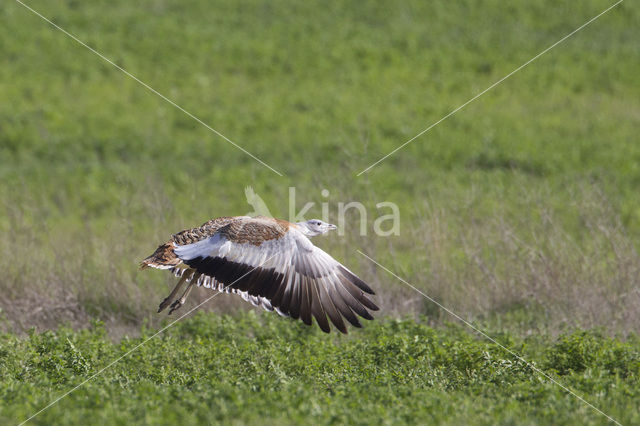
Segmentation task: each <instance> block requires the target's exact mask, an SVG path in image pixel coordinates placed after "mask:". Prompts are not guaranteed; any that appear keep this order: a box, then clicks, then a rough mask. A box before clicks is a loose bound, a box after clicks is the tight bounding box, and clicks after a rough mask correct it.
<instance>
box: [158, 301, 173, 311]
mask: <svg viewBox="0 0 640 426" xmlns="http://www.w3.org/2000/svg"><path fill="white" fill-rule="evenodd" d="M169 303H171V298H170V297H165V299H164V300H163V301H162V303H160V306H159V307H158V313H160V312H162V311H164V310H165V309H166V308H167V306H169Z"/></svg>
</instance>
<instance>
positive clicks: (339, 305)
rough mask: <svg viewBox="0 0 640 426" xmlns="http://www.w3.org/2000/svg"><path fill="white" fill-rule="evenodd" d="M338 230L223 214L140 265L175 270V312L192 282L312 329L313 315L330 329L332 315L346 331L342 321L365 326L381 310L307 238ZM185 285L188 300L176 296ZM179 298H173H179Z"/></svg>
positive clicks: (362, 285) (163, 305)
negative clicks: (289, 318)
mask: <svg viewBox="0 0 640 426" xmlns="http://www.w3.org/2000/svg"><path fill="white" fill-rule="evenodd" d="M332 229H336V227H335V225H331V224H328V223H325V222H323V221H321V220H317V219H313V220H309V221H305V222H298V223H291V222H288V221H285V220H280V219H274V218H269V217H263V216H258V217H249V216H235V217H220V218H216V219H212V220H210V221H208V222H206V223H204V224H203V225H202V226H200V227H197V228H192V229H187V230H184V231H181V232H179V233H177V234H174V235H173V236H172V238H171V239H170V240H169V241H167V242H166V243H164V244H162V245H160V246H159V247H158V248H157V249H156V251H155V252H154V253H153V254H152V255H151V256H149V257H148V258H146V259H144V260H143V261H142V263H141V267H142V268H143V269H144V268H147V267H152V268H159V269H169V270H170V271H171V272H173V273H174V274H175V275H176V276H178V277H180V281H179V282H178V284H177V285H176V287H175V288H174V289H173V291H172V292H171V294H170V295H169V296H168V297H167V298H166V299H165V300H164V301H163V302H162V303H161V304H160V308H159V310H158V312H160V311H162V310H164V309H165V308H166V307H167V306H169V304H170V303H171V301H172V300H173V303H172V304H171V309H170V311H169V313H171V312H173V311H174V310H176V309H179V308H180V307H181V306H182V305H184V303H185V301H186V298H187V296H188V295H189V292H190V290H191V289H192V287H193V286H194V285H197V286H204V287H206V288H211V289H214V290H218V291H224V292H227V293H234V294H238V295H240V296H242V297H243V299H245V300H247V301H249V302H251V303H252V304H254V305H256V306H261V307H262V308H264V309H266V310H268V311H274V310H275V311H277V312H278V313H279V314H280V315H283V316H289V317H292V318H295V319H298V318H300V319H301V320H302V321H303V322H304V323H305V324H307V325H311V323H312V320H311V318H312V317H314V318H315V319H316V322H317V323H318V325H319V326H320V328H321V329H322V330H323V331H325V332H329V330H330V326H329V321H327V317H328V318H329V320H330V321H331V322H332V323H333V324H334V326H335V327H336V328H337V329H338V330H340V331H341V332H343V333H346V326H345V323H344V321H343V318H344V319H346V320H347V321H348V322H349V323H351V324H352V325H354V326H356V327H361V324H360V321H359V320H358V317H357V316H356V314H357V315H359V316H361V317H362V318H365V319H373V317H372V316H371V314H370V313H369V312H368V311H367V309H369V310H378V307H377V306H376V305H375V304H374V303H373V302H372V301H371V300H370V299H369V298H368V297H367V296H366V294H374V292H373V290H372V289H371V288H370V287H369V286H368V285H367V284H366V283H365V282H364V281H362V280H361V279H360V278H358V277H357V276H356V275H355V274H354V273H353V272H351V271H350V270H349V269H347V268H346V267H345V266H343V265H341V264H340V263H339V262H338V261H336V260H335V259H333V258H332V257H331V256H330V255H329V254H327V253H326V252H324V251H323V250H321V249H320V248H318V247H316V246H314V245H313V243H312V242H311V241H310V240H309V237H313V236H316V235H321V234H324V233H326V232H329V231H330V230H332ZM185 283H187V284H188V287H187V289H186V290H185V292H184V293H183V295H182V296H181V297H180V298H178V299H175V297H176V295H177V294H178V292H179V290H180V287H181V286H182V285H183V284H185ZM174 299H175V300H174Z"/></svg>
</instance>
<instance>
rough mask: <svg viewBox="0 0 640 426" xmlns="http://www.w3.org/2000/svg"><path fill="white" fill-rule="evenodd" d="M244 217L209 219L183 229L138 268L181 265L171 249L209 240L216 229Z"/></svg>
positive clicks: (165, 267)
mask: <svg viewBox="0 0 640 426" xmlns="http://www.w3.org/2000/svg"><path fill="white" fill-rule="evenodd" d="M246 218H247V217H246V216H235V217H218V218H215V219H211V220H209V221H207V222H205V223H203V224H202V225H201V226H199V227H197V228H191V229H185V230H184V231H180V232H178V233H177V234H174V235H173V236H172V237H171V239H170V240H169V241H167V242H166V243H164V244H161V245H160V246H158V248H157V249H156V251H155V252H154V253H153V254H152V255H151V256H149V257H147V258H146V259H144V260H143V261H142V262H140V268H141V269H145V268H158V269H171V268H175V267H177V266H179V265H181V264H182V260H180V259H179V258H178V257H177V256H176V255H175V253H174V252H173V249H174V247H175V245H174V243H175V244H180V245H184V244H192V243H195V242H198V241H201V240H204V239H205V238H209V237H210V236H212V235H213V234H215V233H216V232H217V231H218V229H220V228H221V227H223V226H226V225H228V224H230V223H232V222H236V221H242V220H243V219H246Z"/></svg>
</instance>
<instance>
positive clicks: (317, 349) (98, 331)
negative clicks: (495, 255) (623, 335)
mask: <svg viewBox="0 0 640 426" xmlns="http://www.w3.org/2000/svg"><path fill="white" fill-rule="evenodd" d="M151 333H152V330H147V331H145V332H144V333H143V335H142V336H141V337H140V338H138V339H124V340H122V341H121V342H120V343H117V344H114V343H112V342H111V341H110V340H109V338H108V337H107V336H106V331H105V330H104V328H103V327H102V326H97V325H95V324H94V326H93V327H92V329H91V330H85V331H82V332H73V331H70V330H68V329H65V330H59V331H58V332H57V333H51V332H47V333H44V334H37V333H33V334H30V336H29V338H27V339H21V338H16V337H14V336H11V335H4V336H2V337H1V339H2V340H1V341H2V345H3V348H4V349H3V350H2V352H0V360H1V364H0V373H1V375H0V377H1V379H0V396H1V397H2V400H3V401H4V404H3V405H2V406H1V408H0V420H1V419H4V420H5V421H15V420H25V419H26V418H27V417H28V416H30V415H31V414H33V413H34V412H36V411H37V410H38V409H40V408H41V407H43V406H45V405H46V404H47V403H48V402H49V401H51V400H54V399H55V398H56V397H57V396H59V395H60V394H62V393H63V392H66V391H67V390H69V389H70V388H71V387H73V386H74V385H75V384H76V383H79V382H80V381H81V380H83V379H84V378H86V377H89V376H90V375H91V374H93V373H95V372H97V371H98V370H99V369H100V368H101V367H103V366H104V365H106V361H107V360H111V359H116V358H117V357H118V356H120V355H121V354H123V353H125V351H127V350H129V349H131V348H133V347H134V346H135V345H137V344H138V343H140V342H141V341H142V339H145V338H146V337H147V336H150V335H151ZM498 340H499V341H500V342H502V343H503V344H507V345H509V346H511V347H514V348H517V349H518V350H519V351H521V352H522V354H523V355H524V356H525V357H527V358H528V359H529V360H533V361H535V364H536V365H537V367H538V368H542V369H544V370H545V371H547V372H548V373H549V374H551V375H553V376H554V377H555V378H556V379H557V380H560V381H562V382H563V383H565V384H566V385H568V386H571V387H572V388H573V389H574V390H575V391H576V392H578V393H580V394H583V395H585V397H587V395H588V397H587V398H588V399H589V400H590V401H591V402H592V403H593V404H595V405H596V406H598V407H599V408H600V409H602V410H604V412H606V413H607V414H609V415H611V416H614V417H615V418H616V419H617V420H618V421H620V422H622V423H623V424H637V423H638V422H639V421H640V417H639V414H638V410H637V402H638V396H639V395H638V389H639V386H640V383H639V382H638V377H639V374H640V355H639V354H638V343H639V342H638V341H637V340H630V341H627V342H621V341H619V340H612V339H609V338H605V337H602V336H601V335H598V334H597V333H587V332H577V333H573V334H570V335H566V336H562V337H561V338H559V339H557V340H554V341H550V340H549V339H547V338H545V337H540V336H531V337H528V338H526V339H522V338H519V337H516V336H513V335H509V334H504V333H503V334H500V335H499V336H498ZM87 419H91V421H92V422H94V423H99V424H131V423H145V424H168V423H174V424H175V423H180V424H197V423H200V424H203V423H204V424H210V423H223V424H230V423H231V424H244V423H256V424H283V423H285V424H290V423H299V424H308V423H310V422H316V423H320V424H396V423H419V424H433V423H439V424H496V423H502V424H532V425H533V424H575V425H585V424H587V425H591V424H605V423H606V418H605V417H603V416H600V415H598V414H597V413H596V412H595V411H592V409H591V408H589V407H587V406H586V405H585V404H584V403H582V402H580V401H578V400H577V399H576V398H574V397H573V396H571V395H568V394H567V393H566V392H565V391H563V390H562V389H560V388H559V387H558V386H557V385H555V384H553V383H550V382H549V381H548V380H546V379H543V378H541V377H539V376H537V375H536V374H535V373H534V372H533V371H532V369H531V368H530V367H529V366H527V364H525V363H523V362H521V361H519V360H518V359H517V358H514V357H513V356H511V355H509V354H508V353H506V352H504V351H502V350H501V349H500V348H499V347H498V346H497V345H494V344H487V343H486V342H484V341H480V340H478V339H476V338H474V337H472V336H470V335H469V333H468V332H467V331H466V329H462V328H460V327H457V326H448V327H442V328H439V329H433V328H430V327H428V326H426V325H423V324H417V323H416V322H415V321H413V320H405V321H399V320H398V321H395V320H387V321H382V322H376V323H370V324H368V326H367V327H366V328H364V329H363V330H362V332H359V333H357V334H353V335H349V336H346V337H345V336H336V335H324V334H323V333H322V332H320V331H319V330H317V329H309V328H308V327H305V326H304V325H301V324H297V323H294V322H290V321H285V320H282V319H279V318H277V317H274V316H271V315H262V316H257V315H244V316H242V317H227V316H224V317H220V316H215V315H212V314H201V315H197V316H196V317H194V318H191V319H190V320H188V321H185V322H179V323H177V325H176V326H175V327H173V328H171V329H169V330H168V331H167V332H166V333H164V334H162V335H161V336H159V337H156V338H154V339H151V340H150V341H149V342H148V343H147V344H145V345H144V346H142V347H141V348H140V349H139V350H137V351H136V352H135V353H133V354H132V355H131V356H130V357H129V358H128V359H127V360H126V361H123V362H121V363H118V364H117V365H116V366H114V367H113V368H110V369H109V370H107V371H105V373H104V374H101V375H100V376H99V377H97V378H96V379H95V380H93V381H91V382H89V383H88V384H86V385H85V386H83V387H82V388H80V389H78V390H77V391H76V392H74V393H72V394H71V395H70V396H68V397H67V398H65V399H63V400H61V401H60V402H59V403H58V404H56V405H54V406H52V407H51V408H50V409H49V410H47V411H45V412H44V413H42V414H41V415H40V416H38V417H36V418H35V419H34V420H35V423H37V424H51V423H55V424H82V423H85V422H86V421H87Z"/></svg>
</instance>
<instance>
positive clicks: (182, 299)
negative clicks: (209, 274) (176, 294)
mask: <svg viewBox="0 0 640 426" xmlns="http://www.w3.org/2000/svg"><path fill="white" fill-rule="evenodd" d="M200 275H202V274H199V273H196V274H194V275H193V278H191V281H189V285H188V286H187V288H186V290H185V291H184V293H182V296H180V299H177V300H176V301H175V302H173V303H172V304H171V309H169V315H171V313H172V312H173V311H177V310H178V309H180V308H181V307H182V305H184V304H185V302H186V301H187V297H189V293H191V290H192V289H193V285H194V284H195V283H196V281H198V278H200Z"/></svg>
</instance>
